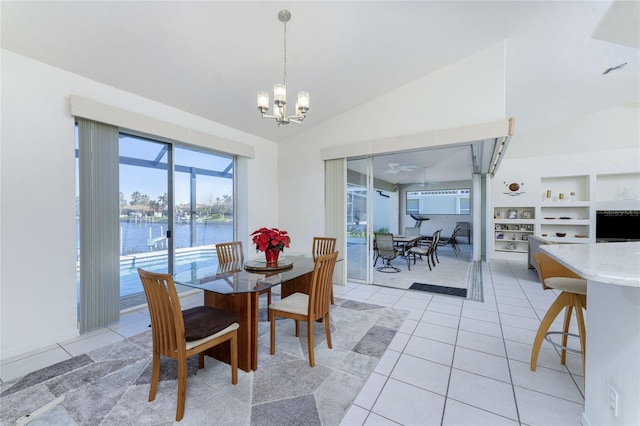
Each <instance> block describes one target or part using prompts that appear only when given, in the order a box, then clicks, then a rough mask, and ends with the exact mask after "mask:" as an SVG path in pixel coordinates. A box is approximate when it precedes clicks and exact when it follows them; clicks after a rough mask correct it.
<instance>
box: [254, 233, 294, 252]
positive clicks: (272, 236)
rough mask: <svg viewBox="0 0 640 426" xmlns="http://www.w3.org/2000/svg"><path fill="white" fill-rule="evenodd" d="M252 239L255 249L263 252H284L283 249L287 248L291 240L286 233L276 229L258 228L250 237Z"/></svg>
mask: <svg viewBox="0 0 640 426" xmlns="http://www.w3.org/2000/svg"><path fill="white" fill-rule="evenodd" d="M250 236H251V237H253V243H254V244H255V245H256V249H257V250H260V251H265V250H267V249H276V250H278V251H284V248H285V247H289V243H290V242H291V238H289V234H288V233H287V231H281V230H280V229H278V228H260V229H258V230H257V231H254V232H253V234H251V235H250Z"/></svg>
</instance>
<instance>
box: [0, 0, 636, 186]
mask: <svg viewBox="0 0 640 426" xmlns="http://www.w3.org/2000/svg"><path fill="white" fill-rule="evenodd" d="M0 4H1V8H2V9H1V42H2V48H3V49H7V50H11V51H14V52H16V53H19V54H21V55H24V56H27V57H31V58H34V59H36V60H39V61H42V62H45V63H47V64H50V65H53V66H55V67H58V68H61V69H64V70H67V71H70V72H73V73H76V74H79V75H82V76H85V77H87V78H90V79H92V80H96V81H99V82H102V83H105V84H107V85H110V86H113V87H116V88H119V89H122V90H125V91H127V92H131V93H134V94H138V95H140V96H143V97H146V98H150V99H153V100H156V101H159V102H162V103H164V104H167V105H170V106H173V107H175V108H178V109H181V110H184V111H187V112H191V113H193V114H196V115H198V116H201V117H204V118H206V119H209V120H212V121H215V122H218V123H220V124H223V125H226V126H229V127H232V128H235V129H239V130H241V131H244V132H247V133H250V134H253V135H257V136H259V137H263V138H266V139H269V140H272V141H276V142H278V141H282V140H285V139H287V138H289V137H291V136H293V135H295V134H297V133H298V132H301V131H303V130H304V129H305V128H310V127H312V126H314V125H316V124H319V123H321V122H323V121H325V120H330V119H331V118H332V117H334V116H336V115H339V114H341V113H343V112H345V111H348V110H350V109H352V108H355V107H357V106H359V105H361V104H363V103H365V102H367V101H370V100H372V99H374V98H376V97H378V96H381V95H383V94H385V93H387V92H389V91H391V90H394V89H396V88H398V87H400V86H402V85H405V84H407V83H409V82H411V81H413V80H416V79H418V78H421V77H423V76H425V75H427V74H429V73H431V72H434V71H436V70H438V69H440V68H442V67H444V66H446V65H448V64H451V63H453V62H456V61H458V60H461V59H463V58H465V57H467V56H469V55H472V54H474V53H476V52H478V51H480V50H482V49H485V48H487V47H490V46H492V45H495V44H496V43H498V42H501V41H504V40H506V51H505V64H506V65H505V74H506V81H505V89H506V99H505V118H506V117H515V118H516V120H517V125H516V131H517V133H518V134H523V133H527V132H535V131H537V130H540V129H544V128H547V127H550V126H553V125H555V124H557V123H560V122H562V121H563V120H565V119H567V118H571V116H575V117H578V116H583V115H586V114H590V113H594V112H597V111H601V110H603V109H606V108H610V107H614V106H618V105H621V104H625V103H629V102H637V101H638V100H639V97H640V96H639V93H640V82H639V80H640V79H639V78H638V75H639V68H638V64H639V53H638V52H639V51H638V46H639V45H640V30H639V28H640V23H639V22H638V16H639V15H640V11H639V10H638V9H639V8H638V4H639V3H638V2H636V1H633V2H627V1H616V2H613V3H612V2H610V1H572V2H569V1H409V2H404V1H376V2H367V1H365V2H355V1H313V2H308V1H300V2H273V1H258V2H245V1H228V2H227V1H195V2H189V1H140V2H137V1H106V2H95V1H68V2H56V1H51V2H31V1H17V2H11V1H2V2H1V3H0ZM285 8H286V9H288V10H290V11H291V14H292V19H291V21H290V22H289V23H288V24H287V44H288V45H287V51H288V54H287V61H288V81H287V83H288V84H287V86H288V93H289V96H288V100H289V103H290V104H292V103H294V102H295V100H294V95H295V93H296V92H297V91H299V90H306V91H308V92H310V94H311V109H310V111H309V113H308V117H307V119H306V120H305V121H304V124H303V126H302V127H298V126H297V125H295V124H290V125H288V126H284V127H280V128H278V127H276V126H275V123H274V122H273V121H271V120H266V119H265V120H261V119H260V117H259V113H258V111H257V108H256V105H255V95H256V91H258V90H267V91H269V92H272V87H273V84H274V83H278V82H281V80H282V60H283V57H282V56H283V52H282V50H283V27H282V23H281V22H280V21H278V19H277V14H278V11H279V10H281V9H285ZM623 62H627V65H626V66H625V67H624V68H622V69H620V70H618V71H616V72H612V73H610V74H607V75H605V76H603V75H602V73H603V72H604V70H606V69H607V68H609V67H612V66H616V65H619V64H620V63H623ZM469 153H470V151H469V149H468V147H467V149H466V150H462V151H460V150H458V149H453V150H451V151H449V150H443V151H441V152H430V151H427V152H425V153H416V152H414V153H411V154H410V155H409V156H408V158H407V159H406V161H405V160H404V159H403V160H402V161H397V162H400V163H401V164H403V165H404V164H414V165H416V166H418V169H417V170H418V171H417V172H414V173H413V174H415V175H416V177H417V176H423V175H424V167H430V168H433V167H436V166H437V165H436V164H435V163H434V161H435V159H436V158H439V157H444V158H443V160H441V161H440V163H439V166H437V167H436V169H435V170H433V171H434V172H436V171H437V170H438V169H441V170H442V173H448V174H449V175H451V176H450V179H451V180H454V179H461V178H465V179H466V178H467V177H466V176H467V175H469V173H470V170H471V167H470V166H469V163H470V161H471V155H470V154H469ZM449 154H450V155H449ZM451 156H453V157H451ZM384 161H387V160H386V159H385V160H384ZM388 162H389V161H387V163H388ZM452 164H459V165H461V166H459V167H452V166H451V165H452ZM385 165H386V163H385ZM456 170H458V171H460V172H459V173H458V174H455V173H454V172H455V171H456ZM462 170H464V172H462ZM407 175H408V174H407V173H402V174H398V175H389V174H385V175H384V176H383V178H384V179H385V180H387V181H393V180H400V179H409V177H408V176H407ZM463 176H464V177H463ZM413 179H415V177H414V178H413Z"/></svg>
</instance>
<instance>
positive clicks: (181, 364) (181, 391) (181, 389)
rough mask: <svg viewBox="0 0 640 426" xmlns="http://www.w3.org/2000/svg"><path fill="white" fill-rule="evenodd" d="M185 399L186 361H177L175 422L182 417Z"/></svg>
mask: <svg viewBox="0 0 640 426" xmlns="http://www.w3.org/2000/svg"><path fill="white" fill-rule="evenodd" d="M186 399H187V360H186V358H185V359H181V360H179V361H178V406H177V408H176V421H177V422H179V421H180V420H182V418H183V417H184V402H185V400H186Z"/></svg>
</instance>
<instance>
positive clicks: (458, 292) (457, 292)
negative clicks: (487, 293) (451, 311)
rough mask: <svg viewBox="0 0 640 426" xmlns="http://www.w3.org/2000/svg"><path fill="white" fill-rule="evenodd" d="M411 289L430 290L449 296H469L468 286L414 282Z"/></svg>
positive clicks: (430, 291)
mask: <svg viewBox="0 0 640 426" xmlns="http://www.w3.org/2000/svg"><path fill="white" fill-rule="evenodd" d="M409 289H410V290H420V291H428V292H429V293H438V294H446V295H448V296H457V297H467V289H466V288H457V287H447V286H442V285H433V284H423V283H413V284H411V287H409Z"/></svg>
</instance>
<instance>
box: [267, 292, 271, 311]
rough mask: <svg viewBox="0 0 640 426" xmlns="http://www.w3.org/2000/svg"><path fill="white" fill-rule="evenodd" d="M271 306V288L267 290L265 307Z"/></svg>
mask: <svg viewBox="0 0 640 426" xmlns="http://www.w3.org/2000/svg"><path fill="white" fill-rule="evenodd" d="M269 306H271V289H269V291H267V307H269Z"/></svg>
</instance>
